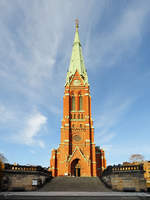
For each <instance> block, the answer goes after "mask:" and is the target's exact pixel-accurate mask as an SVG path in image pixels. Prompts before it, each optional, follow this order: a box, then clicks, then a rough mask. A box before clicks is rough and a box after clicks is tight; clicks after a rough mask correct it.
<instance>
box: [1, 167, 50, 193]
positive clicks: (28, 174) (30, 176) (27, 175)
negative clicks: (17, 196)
mask: <svg viewBox="0 0 150 200" xmlns="http://www.w3.org/2000/svg"><path fill="white" fill-rule="evenodd" d="M51 177H52V176H51V173H50V172H48V171H46V170H45V169H43V168H42V167H39V166H38V167H34V168H33V167H32V168H31V167H29V166H13V165H7V166H6V168H5V169H4V170H3V180H2V189H3V190H8V191H23V190H24V191H32V190H36V189H37V188H38V187H40V186H41V185H43V184H44V183H45V182H46V181H47V180H49V179H51Z"/></svg>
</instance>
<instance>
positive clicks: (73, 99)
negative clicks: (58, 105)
mask: <svg viewBox="0 0 150 200" xmlns="http://www.w3.org/2000/svg"><path fill="white" fill-rule="evenodd" d="M72 110H75V96H72Z"/></svg>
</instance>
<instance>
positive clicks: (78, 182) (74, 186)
mask: <svg viewBox="0 0 150 200" xmlns="http://www.w3.org/2000/svg"><path fill="white" fill-rule="evenodd" d="M39 191H40V192H42V191H43V192H47V191H78V192H80V191H88V192H110V191H111V190H110V189H109V188H107V187H106V186H105V185H104V184H103V183H102V182H101V180H100V179H99V178H98V177H56V178H53V179H51V180H50V181H49V182H48V183H46V184H45V185H44V186H43V187H42V188H40V189H39Z"/></svg>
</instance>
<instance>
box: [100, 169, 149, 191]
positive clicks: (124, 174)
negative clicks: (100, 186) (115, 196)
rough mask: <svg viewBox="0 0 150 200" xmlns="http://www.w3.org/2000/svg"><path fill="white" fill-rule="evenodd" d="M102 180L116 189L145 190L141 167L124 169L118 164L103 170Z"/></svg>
mask: <svg viewBox="0 0 150 200" xmlns="http://www.w3.org/2000/svg"><path fill="white" fill-rule="evenodd" d="M102 181H103V182H104V183H105V184H106V185H107V186H109V187H111V188H112V189H113V190H117V191H137V192H140V191H147V187H146V180H145V178H144V171H143V169H142V168H139V169H135V170H128V169H127V170H126V169H124V171H123V169H122V168H121V166H119V167H118V168H117V167H116V166H115V167H114V168H113V167H111V168H109V169H107V170H105V171H104V173H103V176H102Z"/></svg>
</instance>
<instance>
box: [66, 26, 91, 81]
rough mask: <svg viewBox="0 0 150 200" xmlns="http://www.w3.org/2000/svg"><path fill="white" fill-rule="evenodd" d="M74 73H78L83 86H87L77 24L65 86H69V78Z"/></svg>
mask: <svg viewBox="0 0 150 200" xmlns="http://www.w3.org/2000/svg"><path fill="white" fill-rule="evenodd" d="M76 71H78V72H79V74H80V75H81V77H82V79H83V81H84V84H85V83H87V84H88V76H87V72H86V68H85V65H84V59H83V55H82V48H81V43H80V39H79V32H78V24H76V32H75V38H74V42H73V47H72V55H71V59H70V65H69V70H68V72H67V78H66V84H70V78H71V77H72V75H74V74H75V72H76Z"/></svg>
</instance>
